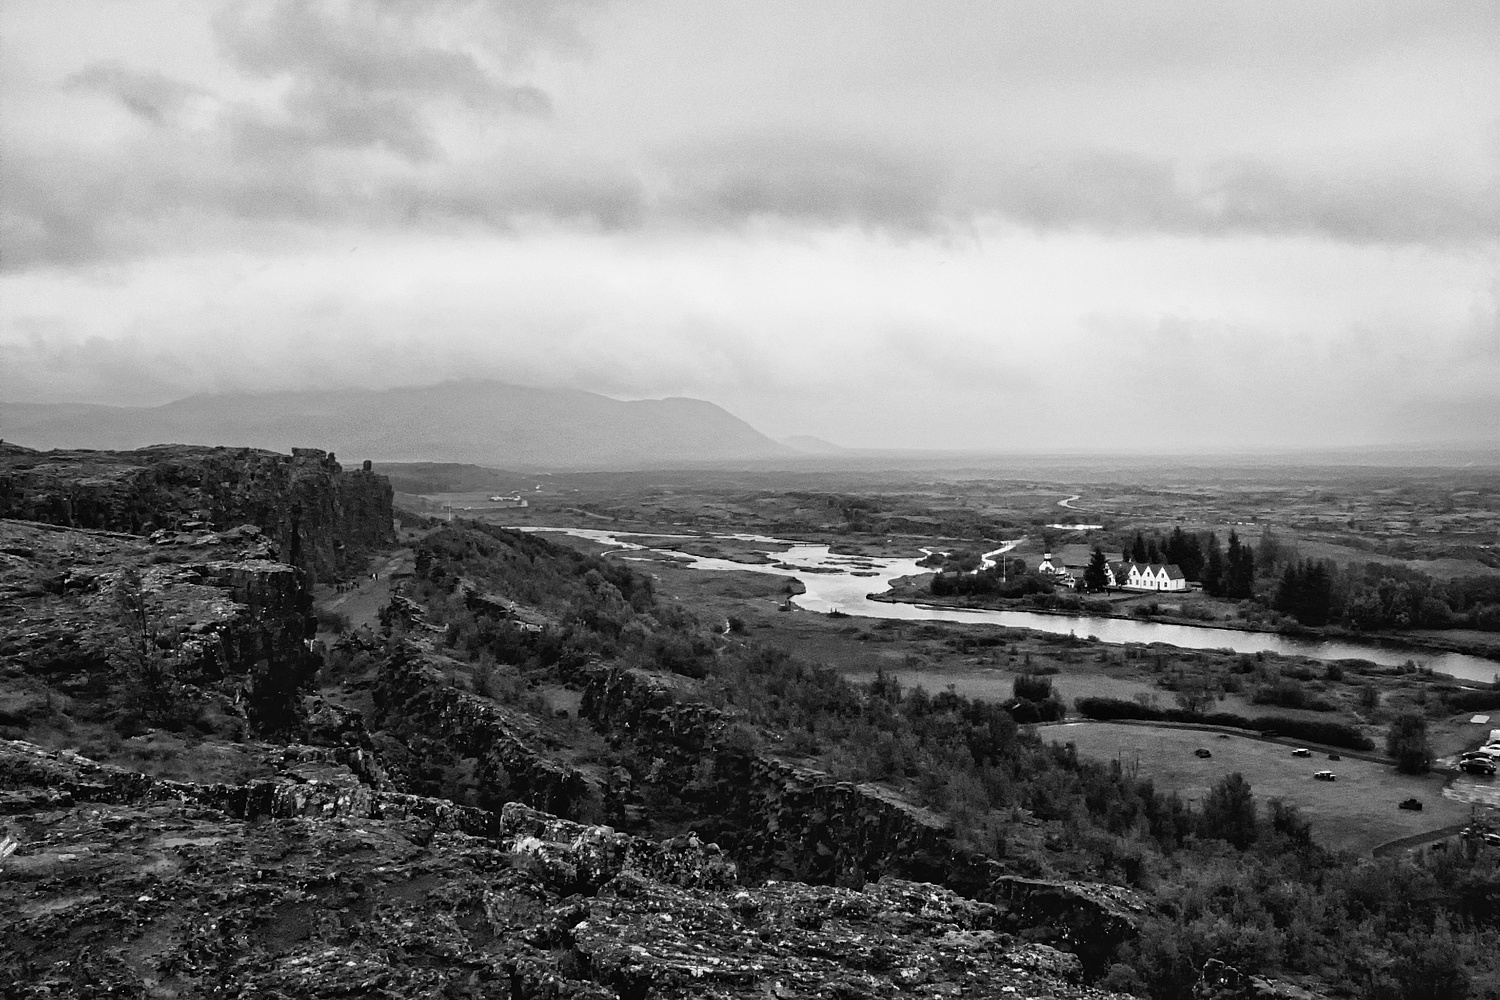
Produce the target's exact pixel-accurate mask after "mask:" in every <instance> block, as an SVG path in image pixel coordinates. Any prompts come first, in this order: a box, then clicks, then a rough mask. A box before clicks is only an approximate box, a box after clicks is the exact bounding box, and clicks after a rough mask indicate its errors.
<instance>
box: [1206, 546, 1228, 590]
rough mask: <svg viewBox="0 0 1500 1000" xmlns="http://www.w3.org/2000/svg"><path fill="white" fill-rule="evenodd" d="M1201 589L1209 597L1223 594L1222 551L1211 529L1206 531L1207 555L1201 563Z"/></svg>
mask: <svg viewBox="0 0 1500 1000" xmlns="http://www.w3.org/2000/svg"><path fill="white" fill-rule="evenodd" d="M1203 590H1204V592H1205V593H1207V594H1208V595H1209V596H1210V597H1223V596H1224V553H1223V552H1221V551H1220V549H1219V539H1218V537H1217V536H1215V535H1214V533H1213V532H1212V531H1210V532H1209V533H1208V556H1207V558H1206V559H1205V560H1204V564H1203Z"/></svg>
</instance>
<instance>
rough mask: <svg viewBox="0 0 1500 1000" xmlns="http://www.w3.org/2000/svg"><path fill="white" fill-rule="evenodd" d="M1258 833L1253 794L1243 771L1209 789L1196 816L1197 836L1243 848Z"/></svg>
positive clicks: (1229, 776) (1253, 840)
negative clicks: (1223, 841)
mask: <svg viewBox="0 0 1500 1000" xmlns="http://www.w3.org/2000/svg"><path fill="white" fill-rule="evenodd" d="M1258 833H1259V831H1257V829H1256V825H1255V795H1254V794H1253V793H1252V792H1251V789H1250V782H1248V781H1246V780H1245V776H1244V775H1243V774H1240V773H1239V772H1238V771H1236V772H1234V773H1233V774H1231V775H1228V776H1227V777H1225V778H1224V779H1223V780H1222V781H1220V782H1219V783H1218V784H1217V785H1215V786H1214V787H1213V788H1211V789H1209V791H1208V795H1207V796H1206V797H1204V799H1203V813H1202V815H1201V816H1200V817H1199V818H1198V835H1199V836H1202V837H1211V838H1213V839H1215V840H1227V841H1229V843H1231V844H1233V845H1234V846H1235V847H1238V848H1240V849H1241V850H1244V849H1245V848H1246V847H1249V846H1250V845H1251V844H1253V843H1255V838H1256V837H1257V835H1258Z"/></svg>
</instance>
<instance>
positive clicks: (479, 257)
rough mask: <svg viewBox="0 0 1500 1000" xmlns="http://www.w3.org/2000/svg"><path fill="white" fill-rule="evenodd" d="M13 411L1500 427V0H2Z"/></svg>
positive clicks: (966, 426) (1042, 428)
mask: <svg viewBox="0 0 1500 1000" xmlns="http://www.w3.org/2000/svg"><path fill="white" fill-rule="evenodd" d="M0 29H3V31H0V200H3V204H0V223H3V243H0V265H3V270H0V399H5V400H9V401H13V402H15V401H36V402H55V401H80V400H87V401H95V402H104V403H125V404H155V403H161V402H166V401H168V400H171V399H174V398H177V397H180V396H183V395H187V394H190V393H193V392H202V391H211V390H217V389H231V388H232V389H283V388H310V387H316V386H322V385H361V384H362V385H370V386H382V387H383V386H391V385H402V384H428V383H433V382H438V381H442V380H445V379H450V378H462V377H494V378H500V379H504V380H507V381H512V382H517V383H522V384H528V385H544V386H571V387H577V388H584V389H591V390H595V391H600V392H604V393H606V394H609V395H612V396H617V397H620V398H642V397H659V396H668V395H685V396H696V397H700V398H704V399H709V400H712V401H714V402H716V403H719V404H721V405H723V406H725V407H726V408H728V409H729V410H730V411H731V412H734V413H735V414H737V415H739V416H741V417H743V418H745V419H746V420H749V421H750V422H751V423H752V424H754V425H755V426H756V427H758V428H760V429H761V430H763V431H765V432H766V433H769V434H771V435H773V436H777V437H780V436H784V435H790V434H813V435H818V436H822V437H825V438H827V439H830V440H832V441H835V442H837V443H840V444H845V445H853V446H889V447H941V448H988V449H1008V448H1089V449H1092V448H1112V447H1129V448H1163V449H1179V448H1197V447H1220V448H1238V447H1258V446H1284V445H1339V444H1357V443H1375V442H1395V441H1414V440H1435V439H1467V440H1470V441H1475V440H1488V441H1491V442H1496V441H1500V320H1497V298H1500V4H1497V3H1494V2H1492V0H1472V2H1465V3H1454V4H1450V3H1443V2H1440V0H1419V2H1414V3H1409V4H1382V3H1371V2H1357V3H1339V2H1307V0H1295V2H1285V3H1277V2H1267V0H1247V2H1244V3H1237V4H1229V3H1203V2H1201V0H1183V2H1176V3H1151V2H1132V3H1129V4H1120V3H1113V2H1110V3H1104V2H1100V3H1067V2H1061V0H1045V2H1038V3H1022V2H1013V0H1007V2H1003V3H1002V2H994V0H983V2H975V3H959V2H945V0H921V2H919V0H904V2H899V3H898V2H878V0H858V2H848V3H838V2H817V3H811V2H807V0H790V2H768V0H745V2H720V0H674V2H663V3H655V2H642V0H633V2H619V3H607V2H598V3H595V2H588V0H558V2H548V0H513V2H503V0H483V2H464V0H409V2H408V0H380V2H374V0H371V2H366V3H348V2H329V3H324V2H312V0H285V2H274V0H254V2H243V3H209V2H205V0H185V2H144V0H143V2H135V0H98V2H87V0H68V2H66V3H58V2H57V0H37V2H27V0H5V2H4V4H3V5H0Z"/></svg>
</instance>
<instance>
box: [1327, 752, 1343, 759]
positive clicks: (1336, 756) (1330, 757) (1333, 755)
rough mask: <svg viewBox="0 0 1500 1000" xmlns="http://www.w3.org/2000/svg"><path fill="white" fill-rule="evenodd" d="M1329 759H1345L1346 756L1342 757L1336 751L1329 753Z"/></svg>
mask: <svg viewBox="0 0 1500 1000" xmlns="http://www.w3.org/2000/svg"><path fill="white" fill-rule="evenodd" d="M1328 759H1329V760H1343V759H1344V758H1342V757H1340V756H1339V755H1338V754H1336V753H1331V754H1329V755H1328Z"/></svg>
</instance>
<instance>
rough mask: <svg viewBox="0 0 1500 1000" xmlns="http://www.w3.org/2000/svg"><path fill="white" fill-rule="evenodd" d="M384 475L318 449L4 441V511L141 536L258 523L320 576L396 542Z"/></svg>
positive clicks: (286, 555) (0, 468)
mask: <svg viewBox="0 0 1500 1000" xmlns="http://www.w3.org/2000/svg"><path fill="white" fill-rule="evenodd" d="M391 499H392V492H391V487H390V483H389V481H388V480H387V479H386V478H385V477H384V476H378V475H375V474H374V473H370V472H364V471H358V472H344V471H343V468H342V467H341V466H340V465H339V464H338V462H337V461H335V460H334V457H333V456H332V455H330V454H327V453H325V452H322V451H318V450H315V449H311V448H297V449H294V450H293V451H292V453H291V454H290V455H280V454H276V453H275V452H269V451H260V450H257V449H252V448H203V447H191V446H186V445H158V446H155V447H151V448H142V449H140V450H139V451H122V452H109V451H52V452H36V451H31V450H29V449H26V448H19V447H17V446H15V445H0V517H9V518H17V519H20V520H28V521H44V522H46V523H49V524H56V525H62V526H66V527H74V528H94V529H101V530H106V531H117V532H123V533H127V534H135V535H149V534H151V533H152V532H154V531H157V530H160V529H165V530H169V531H177V530H183V529H189V530H191V529H198V528H213V529H217V530H225V529H228V528H233V527H236V526H238V525H241V524H253V525H255V526H256V527H258V528H260V529H261V531H262V532H263V533H264V534H265V535H266V536H267V538H269V539H270V540H271V541H272V542H273V543H274V544H275V546H276V550H277V552H278V553H279V554H280V556H281V558H283V559H284V560H286V561H287V562H289V563H292V564H294V565H296V566H298V567H300V568H302V569H305V570H308V571H310V572H311V573H313V574H315V576H317V577H322V578H331V577H334V576H337V575H338V574H339V573H340V571H341V570H342V568H343V567H344V566H345V565H346V563H347V561H348V558H349V556H351V555H352V554H353V553H355V552H356V551H358V550H361V549H368V548H370V547H373V546H377V545H381V544H384V543H386V542H388V541H390V540H391V513H392V511H391Z"/></svg>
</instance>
